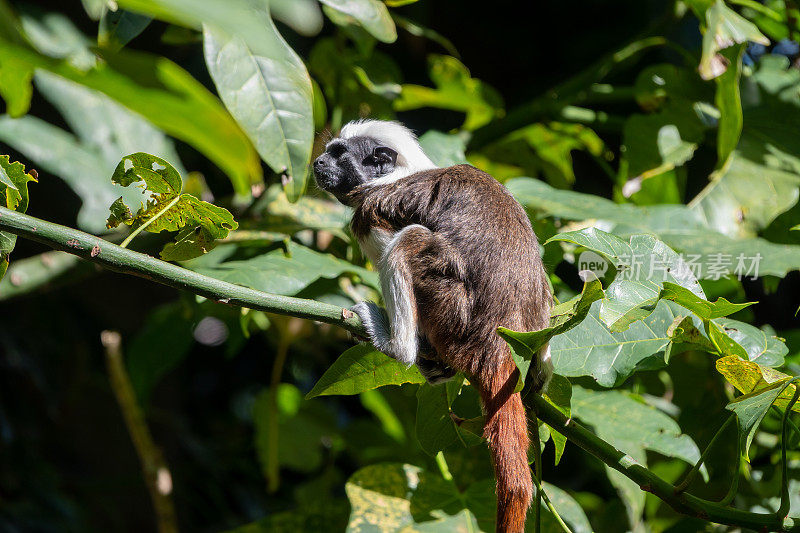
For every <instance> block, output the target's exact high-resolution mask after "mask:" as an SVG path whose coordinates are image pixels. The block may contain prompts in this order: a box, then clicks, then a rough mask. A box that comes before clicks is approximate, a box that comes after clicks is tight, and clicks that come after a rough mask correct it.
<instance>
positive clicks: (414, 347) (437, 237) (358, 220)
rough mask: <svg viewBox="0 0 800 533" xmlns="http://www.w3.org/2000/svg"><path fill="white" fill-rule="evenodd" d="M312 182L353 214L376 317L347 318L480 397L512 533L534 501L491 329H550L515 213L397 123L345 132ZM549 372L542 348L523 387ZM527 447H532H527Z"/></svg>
mask: <svg viewBox="0 0 800 533" xmlns="http://www.w3.org/2000/svg"><path fill="white" fill-rule="evenodd" d="M313 169H314V174H315V178H316V182H317V185H318V186H319V187H320V188H321V189H323V190H325V191H328V192H329V193H331V194H333V195H334V196H335V197H336V198H337V199H338V200H339V201H340V202H342V203H343V204H345V205H348V206H350V207H351V208H353V217H352V220H351V229H352V232H353V235H354V237H355V238H356V239H357V240H358V242H359V245H360V246H361V249H362V251H363V252H364V254H365V255H366V257H367V258H368V259H369V260H370V261H371V263H372V264H373V265H374V266H375V267H376V268H377V270H378V274H379V278H380V283H381V289H382V293H383V299H384V303H385V306H386V310H385V311H384V310H383V309H381V308H380V307H379V306H378V305H377V304H375V303H373V302H360V303H358V304H356V305H355V306H354V307H353V308H352V310H353V311H354V312H355V313H356V314H357V315H358V316H359V318H360V319H361V321H362V323H363V325H364V327H365V329H366V331H367V334H368V336H369V340H370V341H371V342H372V344H373V345H374V346H375V348H377V349H378V350H380V351H382V352H383V353H385V354H386V355H388V356H390V357H392V358H394V359H396V360H397V361H399V362H401V363H403V364H405V365H407V366H411V365H412V364H416V365H417V367H418V368H419V370H420V372H421V373H422V375H423V376H424V377H425V378H426V379H427V380H428V382H429V383H431V384H438V383H441V382H444V381H447V380H448V379H451V378H452V377H453V376H454V375H455V374H456V372H463V373H464V375H465V376H467V377H468V379H469V381H470V383H471V384H473V385H474V386H475V387H476V388H477V389H478V391H479V393H480V397H481V402H482V406H483V410H484V412H485V414H486V423H485V427H484V437H485V438H486V440H487V442H488V446H489V449H490V452H491V456H492V462H493V466H494V472H495V478H496V480H497V531H498V532H503V533H519V532H521V531H523V529H524V526H525V516H526V513H527V510H528V507H529V506H530V503H531V499H532V496H533V484H532V479H531V472H530V467H529V464H528V448H529V445H530V441H529V435H528V427H527V418H526V413H525V408H524V406H523V404H522V399H521V397H520V394H519V392H515V389H516V386H517V383H518V379H519V371H518V369H517V367H516V365H515V364H514V361H513V359H512V357H511V352H510V349H509V347H508V345H507V344H506V343H505V342H504V341H503V339H502V338H501V337H500V336H499V335H498V334H497V331H496V330H497V327H498V326H505V327H507V328H510V329H512V330H516V331H533V330H538V329H542V328H545V327H547V326H548V325H549V319H550V308H551V305H552V299H553V298H552V294H551V289H550V285H549V283H548V281H547V274H546V272H545V269H544V266H543V263H542V259H541V257H540V254H539V245H538V241H537V239H536V235H535V234H534V232H533V228H532V226H531V223H530V220H529V219H528V216H527V214H526V213H525V210H524V209H523V208H522V206H521V205H520V204H519V203H518V202H517V201H516V200H515V199H514V198H513V197H512V196H511V194H510V193H509V192H508V190H507V189H506V188H505V187H504V186H503V185H502V184H501V183H500V182H498V181H497V180H496V179H494V178H493V177H492V176H490V175H489V174H487V173H485V172H482V171H481V170H479V169H477V168H475V167H473V166H470V165H467V164H462V165H456V166H451V167H447V168H440V167H437V166H436V165H435V164H434V163H433V162H432V161H431V160H430V159H429V158H428V156H427V155H426V154H425V152H424V151H423V149H422V147H421V146H420V144H419V142H418V140H417V138H416V136H415V135H414V134H413V133H412V132H411V131H410V130H409V129H407V128H406V127H405V126H403V125H402V124H400V123H398V122H389V121H378V120H359V121H355V122H350V123H348V124H346V125H345V126H344V127H343V128H342V130H341V132H340V135H339V137H337V138H335V139H333V140H332V141H330V142H329V143H327V145H326V147H325V151H324V153H322V154H321V155H320V156H319V157H317V158H316V159H315V160H314V163H313ZM551 374H552V363H551V358H550V350H549V347H545V348H543V349H542V350H541V352H540V354H539V357H538V359H537V360H536V361H534V362H533V368H532V371H531V376H532V381H533V384H532V388H533V390H534V391H536V392H539V391H541V390H543V388H544V387H545V386H546V384H547V382H548V380H549V377H550V375H551ZM537 445H538V444H537Z"/></svg>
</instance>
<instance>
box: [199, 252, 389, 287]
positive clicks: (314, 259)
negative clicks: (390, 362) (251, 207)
mask: <svg viewBox="0 0 800 533" xmlns="http://www.w3.org/2000/svg"><path fill="white" fill-rule="evenodd" d="M286 250H287V251H286V252H284V250H282V249H274V250H271V251H269V252H266V253H260V254H259V255H256V256H254V257H251V258H248V259H231V260H227V259H229V258H230V257H231V256H232V255H233V254H234V253H235V252H236V247H235V246H233V245H222V246H218V247H217V248H216V249H215V250H214V251H212V252H211V253H209V254H206V255H205V256H203V257H199V258H197V259H193V260H191V261H189V262H187V263H185V264H184V266H185V267H187V268H190V269H192V270H195V271H197V272H200V273H202V274H206V275H207V276H211V277H213V278H217V279H221V280H224V281H229V282H231V283H237V284H239V285H244V286H246V287H250V288H253V289H256V290H260V291H264V292H269V293H273V294H284V295H295V294H297V293H298V292H300V291H301V290H303V289H305V288H306V287H308V286H309V285H310V284H311V283H312V282H314V281H316V280H318V279H321V278H326V279H335V278H338V277H339V276H341V275H343V274H347V273H353V274H357V275H358V276H359V277H360V278H361V280H362V282H363V283H365V284H368V285H369V286H371V287H373V288H375V289H379V288H380V284H379V282H378V276H377V274H376V273H375V272H371V271H369V270H366V269H365V268H362V267H358V266H355V265H353V264H352V263H349V262H347V261H343V260H341V259H338V258H336V257H334V256H333V255H330V254H323V253H320V252H315V251H314V250H311V249H309V248H306V247H305V246H302V245H300V244H297V243H294V242H287V243H286Z"/></svg>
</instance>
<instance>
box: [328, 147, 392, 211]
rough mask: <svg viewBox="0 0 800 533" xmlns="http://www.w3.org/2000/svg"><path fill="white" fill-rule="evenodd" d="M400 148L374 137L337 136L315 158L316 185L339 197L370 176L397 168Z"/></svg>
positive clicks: (373, 177)
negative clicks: (397, 150) (337, 137)
mask: <svg viewBox="0 0 800 533" xmlns="http://www.w3.org/2000/svg"><path fill="white" fill-rule="evenodd" d="M396 162H397V152H395V151H394V150H392V149H391V148H389V147H387V146H383V145H382V144H381V143H379V142H378V141H377V140H376V139H374V138H372V137H351V138H349V139H334V140H333V141H331V142H330V143H329V144H328V146H327V148H326V149H325V153H323V154H322V155H321V156H319V157H318V158H317V159H315V160H314V175H315V176H316V178H317V185H319V187H320V188H321V189H324V190H326V191H328V192H330V193H333V194H334V195H335V196H336V197H337V198H338V199H339V200H343V199H344V198H345V196H346V195H347V193H348V192H350V191H351V190H353V188H354V187H358V186H359V185H361V184H362V183H366V182H368V181H369V180H373V179H375V178H379V177H381V176H385V175H386V174H388V173H390V172H391V171H392V170H394V166H395V163H396Z"/></svg>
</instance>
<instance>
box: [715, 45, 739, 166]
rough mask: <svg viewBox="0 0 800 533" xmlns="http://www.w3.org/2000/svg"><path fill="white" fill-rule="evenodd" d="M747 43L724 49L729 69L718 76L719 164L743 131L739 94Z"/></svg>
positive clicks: (726, 158) (731, 149)
mask: <svg viewBox="0 0 800 533" xmlns="http://www.w3.org/2000/svg"><path fill="white" fill-rule="evenodd" d="M744 49H745V45H744V44H739V45H737V46H732V47H730V48H727V49H725V50H723V51H722V53H721V57H723V58H724V59H725V61H727V62H728V64H729V67H728V68H727V70H726V71H725V72H724V73H723V74H721V75H720V76H718V77H717V78H716V83H717V95H716V98H715V103H716V104H717V109H719V127H718V129H717V165H718V166H722V165H724V164H725V162H726V161H727V160H728V157H729V156H730V154H731V152H733V150H734V149H735V148H736V145H737V144H739V136H740V135H741V133H742V123H743V121H744V118H743V117H742V98H741V96H740V94H739V77H740V75H741V71H742V54H744Z"/></svg>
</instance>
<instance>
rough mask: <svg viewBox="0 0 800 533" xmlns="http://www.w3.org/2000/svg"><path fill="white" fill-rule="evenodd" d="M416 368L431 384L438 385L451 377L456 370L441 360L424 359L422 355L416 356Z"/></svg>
mask: <svg viewBox="0 0 800 533" xmlns="http://www.w3.org/2000/svg"><path fill="white" fill-rule="evenodd" d="M417 368H419V372H420V374H422V376H423V377H424V378H425V380H426V381H427V382H428V383H430V384H431V385H438V384H439V383H444V382H446V381H450V380H451V379H453V376H455V375H456V371H455V370H454V369H452V368H450V367H449V366H447V365H445V364H444V363H442V362H441V361H434V360H432V359H425V358H424V357H419V358H417Z"/></svg>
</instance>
